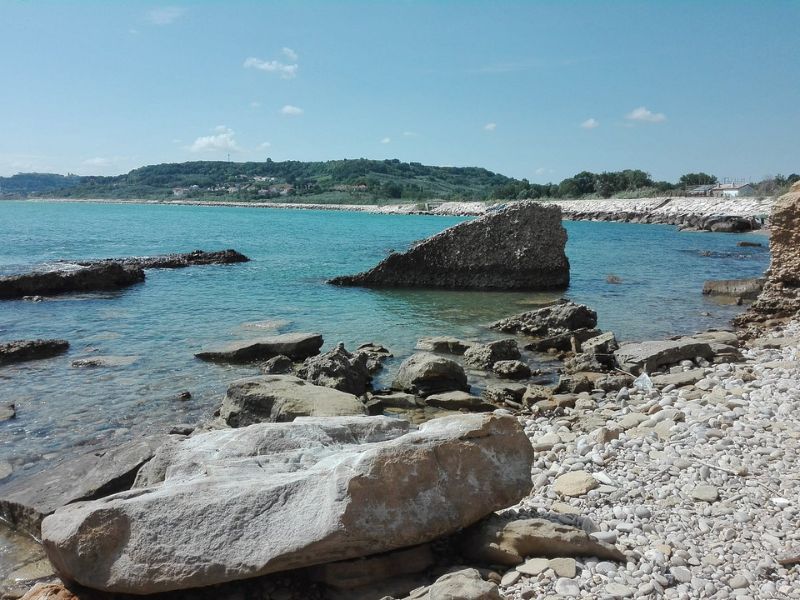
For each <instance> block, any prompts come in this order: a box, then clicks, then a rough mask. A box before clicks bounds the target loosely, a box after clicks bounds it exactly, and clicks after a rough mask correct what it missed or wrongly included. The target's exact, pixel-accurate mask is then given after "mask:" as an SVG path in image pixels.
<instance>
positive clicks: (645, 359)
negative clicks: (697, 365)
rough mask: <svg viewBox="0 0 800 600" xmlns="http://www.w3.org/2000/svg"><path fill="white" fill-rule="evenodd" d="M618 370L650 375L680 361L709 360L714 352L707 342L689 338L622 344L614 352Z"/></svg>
mask: <svg viewBox="0 0 800 600" xmlns="http://www.w3.org/2000/svg"><path fill="white" fill-rule="evenodd" d="M614 357H615V358H616V360H617V363H618V364H619V366H620V368H621V369H623V370H625V371H629V372H630V373H633V374H634V375H639V374H640V373H642V372H643V371H644V372H646V373H652V372H653V371H655V370H657V369H658V368H659V367H664V366H668V365H674V364H676V363H679V362H681V361H682V360H694V359H695V358H697V357H701V358H704V359H706V360H710V359H711V358H713V357H714V351H713V350H712V348H711V345H710V344H708V343H707V342H701V341H697V340H694V339H691V338H682V339H679V340H664V341H653V342H639V343H636V344H623V345H622V346H620V348H619V350H617V351H616V352H614Z"/></svg>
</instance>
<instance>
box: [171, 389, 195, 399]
mask: <svg viewBox="0 0 800 600" xmlns="http://www.w3.org/2000/svg"><path fill="white" fill-rule="evenodd" d="M172 398H173V400H177V401H178V402H187V401H189V400H191V399H192V392H190V391H189V390H183V391H182V392H178V393H177V394H175V395H174V396H173V397H172Z"/></svg>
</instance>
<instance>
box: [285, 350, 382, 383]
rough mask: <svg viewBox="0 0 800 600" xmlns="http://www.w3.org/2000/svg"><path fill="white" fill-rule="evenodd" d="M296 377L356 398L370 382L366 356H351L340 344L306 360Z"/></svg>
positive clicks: (358, 354) (359, 354)
mask: <svg viewBox="0 0 800 600" xmlns="http://www.w3.org/2000/svg"><path fill="white" fill-rule="evenodd" d="M297 375H298V377H301V378H302V379H305V380H307V381H310V382H311V383H313V384H315V385H321V386H324V387H329V388H333V389H335V390H339V391H341V392H347V393H349V394H354V395H356V396H361V395H362V394H364V393H365V392H366V391H367V386H368V385H369V382H370V381H371V380H372V376H371V375H370V374H369V369H367V355H366V354H362V353H357V354H351V353H350V352H348V351H347V350H345V347H344V344H341V343H340V344H337V345H336V348H334V349H333V350H330V351H329V352H325V353H324V354H320V355H318V356H312V357H310V358H307V359H306V360H305V362H304V363H303V366H301V367H300V368H299V369H298V370H297Z"/></svg>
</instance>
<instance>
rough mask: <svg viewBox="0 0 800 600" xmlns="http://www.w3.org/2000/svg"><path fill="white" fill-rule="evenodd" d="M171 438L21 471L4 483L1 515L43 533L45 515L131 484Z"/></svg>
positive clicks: (34, 533) (34, 532)
mask: <svg viewBox="0 0 800 600" xmlns="http://www.w3.org/2000/svg"><path fill="white" fill-rule="evenodd" d="M169 439H171V438H170V436H168V435H154V436H148V437H143V438H140V439H137V440H133V441H131V442H127V443H125V444H123V445H121V446H118V447H116V448H112V449H109V450H100V451H96V452H89V453H87V454H84V455H82V456H78V457H76V458H72V459H67V460H63V461H59V462H53V463H52V464H50V465H48V466H47V467H45V469H44V470H42V471H39V472H37V473H34V474H32V475H20V476H18V477H16V478H14V479H12V480H11V481H10V482H8V483H6V484H3V485H0V518H2V519H3V520H5V521H6V522H8V523H9V524H10V525H11V526H13V527H16V528H17V529H20V530H22V531H25V532H27V533H29V534H30V535H32V536H34V537H36V538H39V536H40V525H41V522H42V519H44V517H46V516H47V515H49V514H51V513H52V512H53V511H55V510H56V509H58V508H61V507H62V506H66V505H67V504H70V503H72V502H77V501H78V500H86V499H91V498H99V497H102V496H105V495H108V494H113V493H115V492H118V491H121V490H126V489H128V488H130V487H131V485H132V484H133V481H134V478H135V477H136V473H137V471H138V470H139V467H141V466H142V464H144V463H145V462H147V461H148V460H150V459H151V458H152V457H153V455H154V454H155V451H156V449H157V448H158V447H159V446H161V444H163V443H165V442H166V441H168V440H169Z"/></svg>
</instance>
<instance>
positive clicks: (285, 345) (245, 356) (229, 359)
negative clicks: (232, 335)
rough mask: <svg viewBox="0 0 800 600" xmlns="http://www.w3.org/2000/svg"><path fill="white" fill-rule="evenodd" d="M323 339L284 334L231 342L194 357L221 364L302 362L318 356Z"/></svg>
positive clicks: (301, 334) (313, 334)
mask: <svg viewBox="0 0 800 600" xmlns="http://www.w3.org/2000/svg"><path fill="white" fill-rule="evenodd" d="M320 348H322V336H321V335H319V334H318V333H283V334H280V335H272V336H266V337H261V338H257V339H251V340H242V341H237V342H230V343H229V344H226V345H224V346H220V347H217V348H209V349H207V350H202V351H200V352H198V353H197V354H195V356H196V357H197V358H199V359H201V360H208V361H211V362H224V363H249V362H256V361H259V360H267V359H268V358H272V357H273V356H278V355H281V354H282V355H284V356H288V357H289V358H291V359H292V360H303V359H306V358H308V357H309V356H314V355H316V354H319V349H320Z"/></svg>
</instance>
